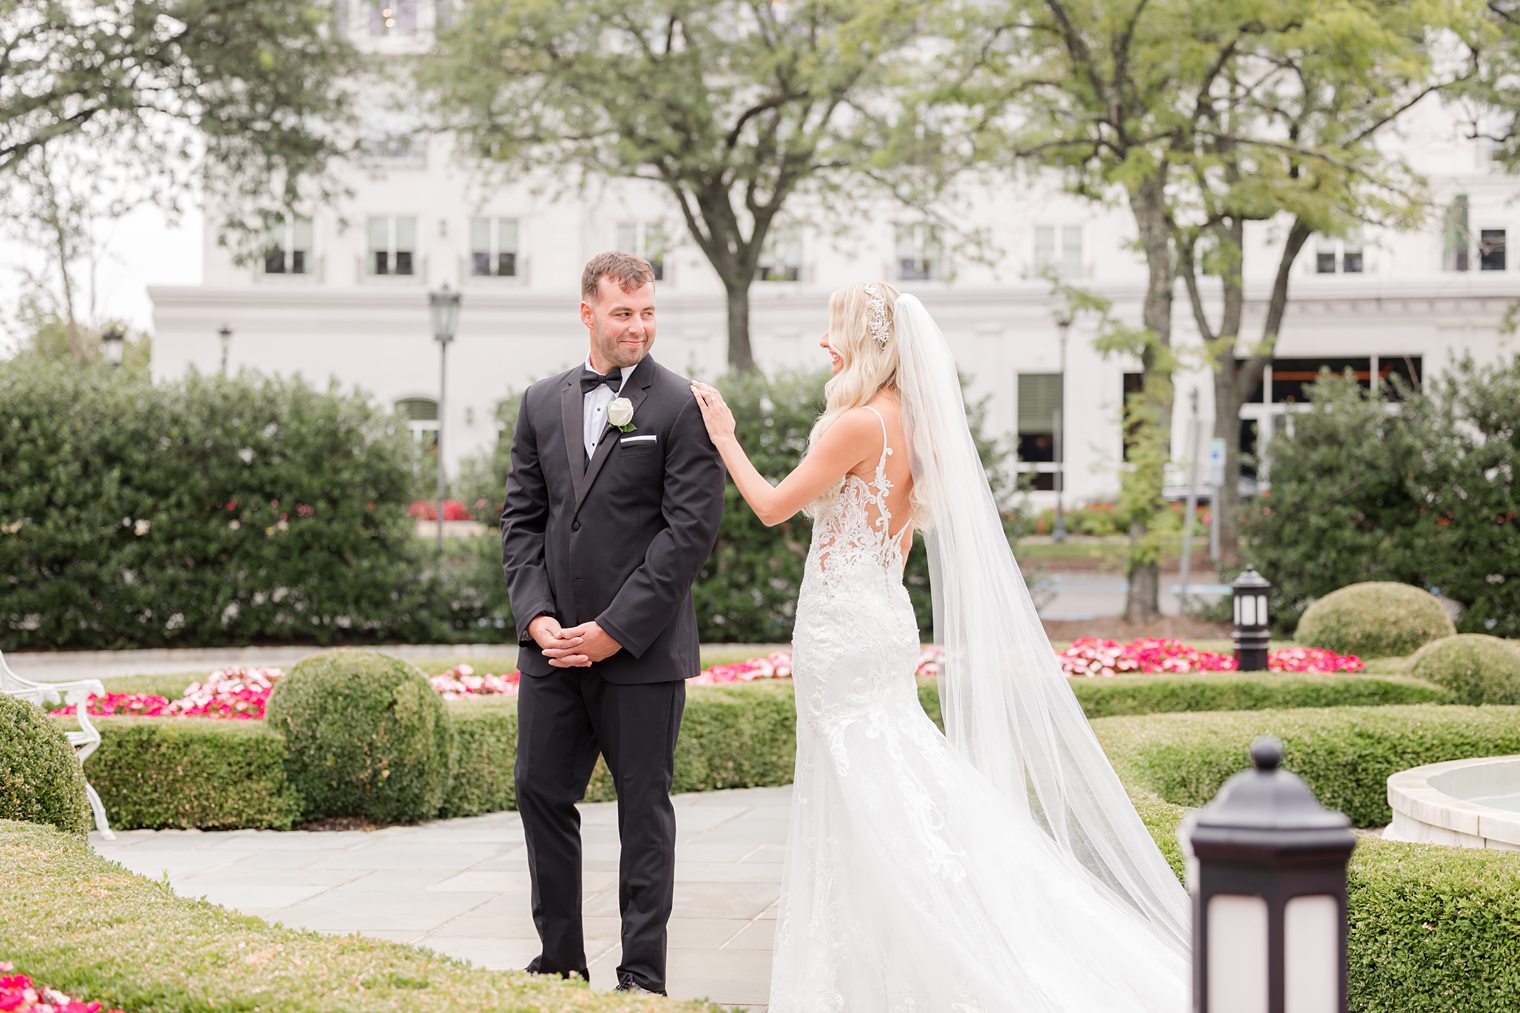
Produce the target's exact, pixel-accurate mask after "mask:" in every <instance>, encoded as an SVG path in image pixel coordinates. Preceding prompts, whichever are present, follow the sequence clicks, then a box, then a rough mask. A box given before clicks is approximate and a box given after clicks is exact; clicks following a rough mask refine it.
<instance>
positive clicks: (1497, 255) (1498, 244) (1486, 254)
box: [1478, 229, 1505, 271]
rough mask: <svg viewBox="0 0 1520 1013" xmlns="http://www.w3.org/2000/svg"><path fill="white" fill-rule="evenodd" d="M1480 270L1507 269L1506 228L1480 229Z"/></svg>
mask: <svg viewBox="0 0 1520 1013" xmlns="http://www.w3.org/2000/svg"><path fill="white" fill-rule="evenodd" d="M1478 270H1480V271H1503V270H1505V230H1504V229H1479V230H1478Z"/></svg>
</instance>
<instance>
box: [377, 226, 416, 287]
mask: <svg viewBox="0 0 1520 1013" xmlns="http://www.w3.org/2000/svg"><path fill="white" fill-rule="evenodd" d="M416 256H417V219H416V218H371V219H370V220H369V273H370V274H373V275H380V274H403V275H405V274H411V273H412V272H413V270H414V267H415V264H414V261H415V260H416Z"/></svg>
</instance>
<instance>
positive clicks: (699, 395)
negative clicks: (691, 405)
mask: <svg viewBox="0 0 1520 1013" xmlns="http://www.w3.org/2000/svg"><path fill="white" fill-rule="evenodd" d="M691 393H692V396H693V397H695V398H696V399H697V406H698V407H699V408H701V409H702V421H703V422H704V423H706V425H707V435H708V437H710V438H711V439H712V441H713V443H714V444H715V445H716V444H718V443H720V442H722V441H724V440H732V439H733V438H734V413H733V412H732V411H730V410H729V408H728V404H727V403H726V402H724V400H723V395H722V394H720V393H718V388H716V387H714V386H712V385H711V384H706V383H703V382H701V381H700V380H694V381H692V385H691Z"/></svg>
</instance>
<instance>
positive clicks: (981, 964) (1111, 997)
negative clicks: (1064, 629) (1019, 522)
mask: <svg viewBox="0 0 1520 1013" xmlns="http://www.w3.org/2000/svg"><path fill="white" fill-rule="evenodd" d="M820 345H821V346H822V347H823V348H824V350H825V351H827V352H828V353H829V356H830V358H831V360H832V362H833V373H834V375H833V378H832V379H831V380H829V382H828V384H827V385H826V386H825V388H824V391H825V397H826V408H825V411H824V413H823V416H822V417H821V418H820V419H819V420H818V423H817V425H816V426H815V427H814V429H813V433H812V437H811V443H810V449H809V451H808V453H807V454H806V455H805V456H804V457H803V459H802V461H801V462H800V463H799V465H798V466H797V469H796V470H795V471H793V472H792V473H791V474H790V475H788V476H787V477H786V478H785V479H784V480H783V481H782V482H781V483H780V484H779V485H776V486H774V487H773V486H772V485H771V484H770V482H769V481H767V480H766V479H765V478H764V477H763V476H762V475H761V474H760V473H759V472H758V471H756V470H755V467H754V465H752V464H751V463H750V461H749V458H748V457H747V456H746V455H745V453H744V450H743V448H742V447H740V446H739V444H738V442H737V441H736V440H735V438H734V420H733V415H732V413H731V412H730V411H729V409H728V407H727V406H726V405H725V404H724V402H723V398H722V395H720V394H719V393H718V391H717V390H715V389H714V388H712V387H710V386H708V385H706V384H701V383H697V384H693V385H692V390H693V393H694V395H695V397H696V399H697V401H698V403H699V404H700V405H701V409H702V416H703V419H704V420H705V421H706V423H707V429H708V433H709V434H710V435H711V437H712V440H713V442H714V444H715V445H716V446H717V448H718V450H719V452H720V453H721V454H722V455H723V461H724V463H725V464H726V465H727V466H728V471H729V474H730V475H731V476H732V477H733V480H734V483H735V485H736V486H737V487H738V489H739V492H740V493H741V494H742V495H743V497H744V499H745V502H747V503H748V504H749V506H750V508H751V509H753V510H754V512H755V514H756V515H757V516H758V517H759V518H760V520H762V521H763V522H765V523H766V524H777V523H779V522H781V521H783V520H786V519H787V518H788V517H791V516H792V515H793V514H795V513H796V512H797V511H799V510H807V512H808V513H809V514H810V515H811V516H812V518H813V539H812V546H811V548H810V550H809V552H808V558H807V566H806V570H805V571H804V576H803V579H802V588H801V591H800V594H799V597H798V601H797V624H796V630H795V633H794V640H793V658H792V671H793V678H794V680H795V686H796V691H797V769H796V781H795V786H794V788H793V795H792V815H791V829H790V839H789V841H788V845H787V853H786V864H785V867H784V871H783V875H782V887H781V902H780V912H779V916H778V923H777V930H776V943H775V954H774V961H773V969H772V977H771V999H770V1009H771V1010H772V1011H773V1013H787V1011H804V1013H815V1011H819V1010H848V1011H864V1013H877V1011H914V1013H940V1011H962V1013H969V1011H984V1013H992V1011H999V1010H1017V1011H1020V1013H1034V1011H1066V1013H1071V1011H1076V1013H1124V1011H1146V1013H1150V1011H1157V1013H1160V1011H1164V1013H1179V1011H1181V1010H1183V1009H1184V1008H1185V1007H1186V1004H1187V1000H1188V994H1189V993H1188V980H1189V978H1188V976H1189V965H1188V949H1189V943H1188V938H1189V931H1190V930H1189V916H1188V901H1187V896H1186V894H1185V892H1184V891H1183V889H1182V887H1181V886H1180V885H1179V884H1178V882H1177V879H1176V877H1175V876H1174V875H1173V873H1172V871H1171V868H1170V867H1169V866H1168V865H1167V864H1166V861H1165V859H1163V858H1162V856H1161V853H1160V850H1159V849H1158V848H1157V847H1156V845H1155V842H1154V841H1153V840H1152V839H1151V838H1150V836H1149V834H1148V833H1147V832H1146V830H1145V827H1144V825H1143V824H1142V823H1141V822H1140V818H1139V816H1138V815H1137V814H1136V812H1135V810H1134V808H1133V806H1132V805H1131V804H1130V802H1129V799H1128V798H1127V797H1126V796H1125V794H1124V789H1123V787H1122V786H1121V785H1120V783H1119V780H1118V777H1117V776H1116V775H1115V774H1114V771H1113V769H1112V767H1110V766H1109V763H1108V760H1107V758H1106V757H1105V756H1104V755H1103V752H1102V750H1101V749H1100V747H1099V746H1098V742H1097V739H1096V738H1095V737H1094V735H1093V733H1092V729H1091V728H1090V727H1089V725H1088V723H1087V720H1086V718H1085V717H1084V715H1083V714H1082V711H1081V709H1080V707H1079V706H1078V705H1077V702H1076V699H1075V697H1074V696H1073V695H1072V693H1071V690H1070V688H1068V686H1067V685H1066V678H1065V676H1064V675H1063V674H1062V672H1061V670H1060V668H1059V666H1058V665H1057V664H1056V661H1055V656H1054V654H1053V652H1052V651H1051V648H1050V642H1049V641H1048V640H1047V639H1046V637H1045V633H1044V630H1043V628H1042V627H1041V626H1040V622H1039V618H1038V616H1037V615H1036V613H1035V610H1034V605H1033V603H1032V602H1031V601H1030V598H1029V593H1028V590H1027V589H1026V588H1025V586H1024V581H1023V578H1022V576H1021V575H1020V573H1019V570H1018V566H1017V564H1016V563H1015V562H1014V559H1013V555H1012V553H1011V552H1010V551H1009V548H1008V542H1007V540H1006V538H1005V536H1004V533H1003V528H1002V524H1001V521H1000V517H999V513H998V509H997V505H996V503H995V502H994V500H993V497H992V493H991V490H990V489H989V488H988V485H987V479H986V476H985V474H984V473H983V471H982V467H981V463H980V461H979V460H978V458H977V454H976V448H975V445H974V443H973V441H972V438H971V432H970V429H969V427H968V425H967V422H966V414H965V407H964V405H963V404H962V401H961V391H960V381H959V377H958V375H957V373H956V368H955V360H954V358H953V356H952V355H951V352H950V349H949V346H948V344H947V343H946V341H945V338H944V336H943V335H942V334H941V333H940V331H939V328H938V327H937V326H936V325H935V324H934V321H933V320H932V319H931V318H930V316H929V314H928V311H927V310H925V309H924V307H923V305H922V304H921V303H920V302H919V301H918V300H917V299H916V298H914V297H913V296H911V295H900V294H899V293H898V292H897V290H896V289H894V288H893V287H892V286H891V285H888V284H885V283H882V282H877V283H874V284H869V285H851V286H848V287H846V288H843V289H840V290H839V291H837V292H835V293H834V294H833V296H832V297H831V298H830V299H829V331H828V333H827V334H825V335H824V337H823V340H822V341H821V342H820ZM915 528H917V529H918V530H920V531H922V532H923V533H924V536H925V541H926V543H927V545H928V551H929V563H930V576H931V581H932V587H933V592H934V630H935V635H936V637H937V638H938V639H939V640H940V641H941V643H943V644H944V647H945V652H946V654H945V665H944V671H943V672H942V674H941V679H940V695H941V701H942V709H943V712H944V718H945V733H944V734H943V735H941V734H940V732H939V729H938V728H936V727H935V725H934V724H933V722H932V721H930V720H929V718H928V717H927V716H926V715H925V714H924V712H923V709H922V708H921V707H920V705H919V702H918V697H917V693H916V688H915V683H914V671H915V669H916V667H917V663H918V656H919V636H918V628H917V624H916V621H915V618H914V614H913V609H912V606H911V605H910V603H909V600H908V593H907V590H906V589H905V588H904V586H903V583H902V569H903V559H904V557H905V556H906V554H907V552H908V549H909V547H910V546H911V544H912V538H913V531H914V529H915Z"/></svg>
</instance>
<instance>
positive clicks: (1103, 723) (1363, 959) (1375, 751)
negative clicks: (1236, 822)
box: [1094, 706, 1520, 1013]
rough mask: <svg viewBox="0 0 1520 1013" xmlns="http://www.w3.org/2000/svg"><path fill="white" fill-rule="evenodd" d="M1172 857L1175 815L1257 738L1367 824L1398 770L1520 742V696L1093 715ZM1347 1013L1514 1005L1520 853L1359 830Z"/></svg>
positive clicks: (1446, 1011)
mask: <svg viewBox="0 0 1520 1013" xmlns="http://www.w3.org/2000/svg"><path fill="white" fill-rule="evenodd" d="M1094 727H1095V729H1096V731H1097V733H1098V737H1099V739H1100V740H1101V741H1102V742H1103V745H1104V748H1105V749H1106V750H1107V751H1108V754H1109V756H1110V758H1111V759H1113V761H1114V765H1115V767H1116V768H1117V769H1118V771H1119V773H1120V776H1121V777H1123V778H1124V780H1125V782H1126V784H1127V785H1128V787H1129V790H1130V792H1131V795H1132V796H1133V797H1134V798H1135V800H1136V804H1137V805H1138V806H1139V808H1140V811H1141V814H1142V816H1143V817H1144V818H1145V820H1146V823H1147V825H1148V826H1149V827H1150V830H1151V833H1152V835H1153V836H1154V837H1155V838H1156V841H1157V843H1158V844H1160V845H1161V847H1162V850H1163V851H1164V852H1166V854H1167V856H1168V858H1169V859H1170V860H1171V862H1172V865H1173V868H1174V869H1176V870H1178V872H1179V874H1180V871H1181V867H1182V863H1181V855H1180V848H1179V845H1178V842H1177V836H1176V831H1177V825H1178V824H1179V823H1180V821H1181V819H1182V815H1183V813H1184V811H1185V807H1186V806H1190V805H1196V804H1198V803H1199V802H1202V801H1207V800H1208V799H1209V798H1211V797H1212V796H1213V794H1214V793H1215V792H1216V791H1217V790H1218V788H1219V785H1220V784H1221V783H1222V782H1223V780H1224V779H1225V778H1226V777H1228V776H1229V775H1230V774H1233V773H1235V772H1236V771H1238V770H1240V769H1241V768H1242V767H1244V766H1245V765H1246V762H1247V761H1246V749H1247V747H1248V745H1249V744H1250V741H1251V739H1252V738H1253V737H1254V736H1256V735H1257V734H1260V733H1262V732H1270V733H1272V734H1275V735H1278V736H1280V737H1281V738H1282V739H1283V743H1284V746H1285V757H1284V766H1285V767H1287V768H1288V769H1290V770H1292V771H1294V772H1295V773H1298V774H1300V775H1301V776H1303V777H1304V779H1305V780H1306V781H1308V782H1309V784H1310V785H1311V786H1312V787H1313V788H1314V789H1315V791H1316V792H1317V793H1319V795H1320V798H1321V800H1322V801H1324V802H1325V803H1326V804H1327V805H1331V806H1334V807H1336V808H1340V809H1342V810H1344V811H1345V812H1347V813H1348V814H1350V815H1351V817H1352V820H1353V822H1356V823H1358V824H1359V825H1363V826H1367V825H1371V824H1377V823H1379V822H1382V821H1385V820H1387V819H1388V817H1389V810H1388V805H1387V801H1386V795H1387V788H1386V782H1385V778H1386V776H1387V774H1389V773H1391V772H1392V771H1394V770H1398V769H1404V768H1406V767H1412V766H1418V765H1420V764H1424V763H1434V762H1437V761H1439V760H1446V759H1453V758H1456V757H1460V756H1484V755H1495V754H1499V753H1513V752H1516V751H1520V708H1517V707H1492V706H1490V707H1482V708H1478V707H1430V706H1420V707H1387V708H1343V709H1334V710H1294V711H1262V712H1256V713H1244V714H1242V713H1225V714H1166V715H1151V716H1148V717H1144V718H1134V717H1122V718H1105V719H1102V720H1099V721H1096V722H1094ZM1347 891H1348V903H1349V912H1348V915H1349V922H1350V931H1349V938H1348V944H1349V951H1348V973H1349V992H1350V1008H1351V1010H1352V1011H1353V1013H1415V1011H1418V1013H1512V1011H1513V1010H1516V1009H1520V853H1515V852H1505V851H1473V850H1465V849H1461V848H1449V847H1442V846H1440V845H1420V844H1397V843H1393V842H1388V841H1383V840H1381V839H1380V838H1376V837H1371V836H1364V837H1362V838H1360V839H1359V841H1358V843H1357V848H1356V851H1355V853H1354V854H1353V855H1352V858H1351V866H1350V869H1349V871H1348V880H1347Z"/></svg>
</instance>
